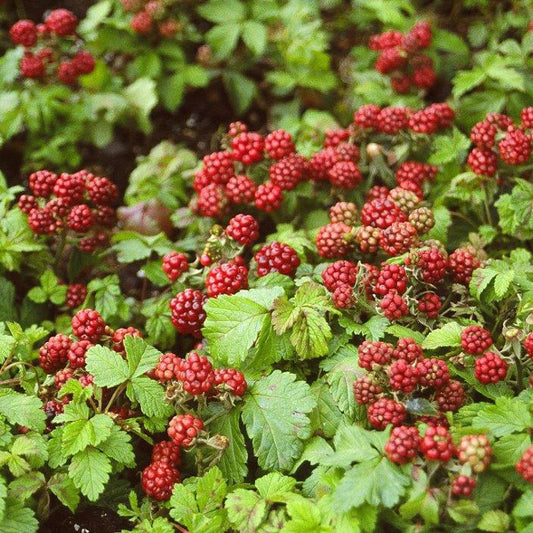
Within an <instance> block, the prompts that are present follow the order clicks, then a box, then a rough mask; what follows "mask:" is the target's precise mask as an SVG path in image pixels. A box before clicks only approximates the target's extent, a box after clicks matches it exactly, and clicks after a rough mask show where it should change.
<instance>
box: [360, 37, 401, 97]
mask: <svg viewBox="0 0 533 533" xmlns="http://www.w3.org/2000/svg"><path fill="white" fill-rule="evenodd" d="M402 40H403V35H402V34H401V33H400V32H399V31H394V30H389V31H386V32H384V33H380V34H379V35H372V36H371V37H370V39H369V42H368V47H369V48H370V50H387V48H394V47H395V46H398V45H399V44H401V42H402ZM363 107H368V106H363Z"/></svg>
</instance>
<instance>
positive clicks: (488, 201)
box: [481, 183, 493, 226]
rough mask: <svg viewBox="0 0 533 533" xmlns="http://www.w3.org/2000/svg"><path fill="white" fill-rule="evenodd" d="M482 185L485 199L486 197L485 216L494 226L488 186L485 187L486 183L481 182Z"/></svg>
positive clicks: (484, 203)
mask: <svg viewBox="0 0 533 533" xmlns="http://www.w3.org/2000/svg"><path fill="white" fill-rule="evenodd" d="M481 187H482V188H483V192H484V193H485V199H484V202H483V205H484V207H485V216H486V217H487V223H488V224H489V225H491V226H493V222H492V215H491V213H490V198H489V191H488V190H487V187H485V184H484V183H482V184H481Z"/></svg>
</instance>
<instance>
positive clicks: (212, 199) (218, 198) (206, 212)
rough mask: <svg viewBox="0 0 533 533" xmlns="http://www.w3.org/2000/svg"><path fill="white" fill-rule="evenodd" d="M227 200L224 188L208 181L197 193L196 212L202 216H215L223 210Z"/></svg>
mask: <svg viewBox="0 0 533 533" xmlns="http://www.w3.org/2000/svg"><path fill="white" fill-rule="evenodd" d="M227 201H228V199H227V198H226V194H225V192H224V188H223V187H221V186H220V185H217V184H216V183H210V184H209V185H207V186H206V187H204V188H203V189H202V190H201V191H200V193H199V194H198V213H199V214H200V215H202V216H203V217H210V218H217V217H219V216H220V215H222V213H223V212H224V210H225V208H226V205H227Z"/></svg>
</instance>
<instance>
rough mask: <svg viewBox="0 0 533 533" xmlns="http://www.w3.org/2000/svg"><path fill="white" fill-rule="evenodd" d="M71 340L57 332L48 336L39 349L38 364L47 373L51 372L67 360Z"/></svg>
mask: <svg viewBox="0 0 533 533" xmlns="http://www.w3.org/2000/svg"><path fill="white" fill-rule="evenodd" d="M71 344H72V341H71V340H70V339H69V338H68V337H67V335H63V334H62V333H59V334H58V335H55V336H54V337H50V338H49V339H48V340H47V341H46V342H45V343H44V344H43V345H42V346H41V348H40V349H39V365H40V367H41V368H42V369H43V370H44V371H45V372H46V373H47V374H52V373H53V372H55V371H56V370H57V369H59V368H61V367H62V366H64V365H65V364H66V362H67V361H68V353H69V349H70V346H71Z"/></svg>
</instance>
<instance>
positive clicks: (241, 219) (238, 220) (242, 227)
mask: <svg viewBox="0 0 533 533" xmlns="http://www.w3.org/2000/svg"><path fill="white" fill-rule="evenodd" d="M226 235H227V236H228V237H230V238H232V239H233V240H234V241H237V242H238V243H239V244H240V245H242V246H250V245H251V244H253V243H254V242H255V241H256V240H257V239H258V238H259V224H258V222H257V220H256V219H255V218H254V217H253V216H252V215H242V214H239V215H237V216H234V217H233V218H232V219H231V220H230V221H229V223H228V225H227V227H226Z"/></svg>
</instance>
